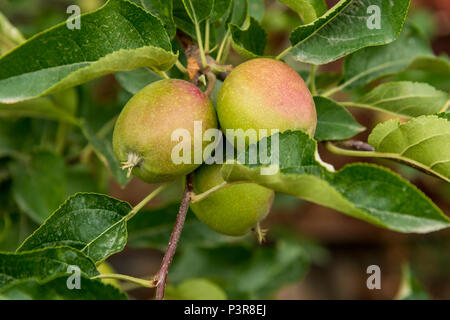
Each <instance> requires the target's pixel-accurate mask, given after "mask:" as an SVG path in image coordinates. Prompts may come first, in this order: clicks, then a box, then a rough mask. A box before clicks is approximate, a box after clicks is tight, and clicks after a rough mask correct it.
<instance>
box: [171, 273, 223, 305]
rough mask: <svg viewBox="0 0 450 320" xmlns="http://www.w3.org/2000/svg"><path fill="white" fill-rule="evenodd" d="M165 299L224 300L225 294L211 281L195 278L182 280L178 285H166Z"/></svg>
mask: <svg viewBox="0 0 450 320" xmlns="http://www.w3.org/2000/svg"><path fill="white" fill-rule="evenodd" d="M164 299H165V300H226V299H227V295H226V293H225V292H224V291H223V290H222V288H221V287H219V286H218V285H217V284H215V283H214V282H212V281H209V280H208V279H202V278H196V279H188V280H186V281H183V282H182V283H180V284H179V285H178V286H176V287H174V286H170V285H169V286H167V287H166V291H165V294H164Z"/></svg>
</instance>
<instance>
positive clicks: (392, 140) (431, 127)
mask: <svg viewBox="0 0 450 320" xmlns="http://www.w3.org/2000/svg"><path fill="white" fill-rule="evenodd" d="M449 141H450V121H449V120H448V119H445V118H439V117H436V116H422V117H419V118H414V119H411V120H410V121H408V122H407V123H404V124H400V122H399V121H398V120H396V119H392V120H389V121H386V122H383V123H381V124H379V125H378V126H376V127H375V129H373V131H372V133H371V134H370V136H369V143H370V144H371V145H372V146H373V147H374V148H375V151H376V152H378V153H381V154H380V155H379V156H380V157H383V156H384V157H385V158H390V159H395V160H399V161H402V162H406V163H408V164H410V165H413V166H416V167H418V168H420V169H422V170H424V171H425V172H428V173H430V174H433V175H435V176H438V177H439V178H441V179H443V180H445V181H447V182H450V144H449Z"/></svg>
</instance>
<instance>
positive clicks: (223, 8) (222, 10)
mask: <svg viewBox="0 0 450 320" xmlns="http://www.w3.org/2000/svg"><path fill="white" fill-rule="evenodd" d="M230 8H231V0H214V8H213V11H212V14H211V18H210V19H209V20H210V22H212V23H214V22H216V21H218V20H220V19H222V18H223V17H224V16H225V15H226V14H227V13H229V10H230Z"/></svg>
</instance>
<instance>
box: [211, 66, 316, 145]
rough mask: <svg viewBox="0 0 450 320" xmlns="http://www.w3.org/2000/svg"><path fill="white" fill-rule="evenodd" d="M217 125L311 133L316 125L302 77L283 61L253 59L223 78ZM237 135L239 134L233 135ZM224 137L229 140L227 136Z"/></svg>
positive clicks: (223, 127) (224, 128) (225, 128)
mask: <svg viewBox="0 0 450 320" xmlns="http://www.w3.org/2000/svg"><path fill="white" fill-rule="evenodd" d="M217 115H218V119H219V123H220V126H221V127H222V130H223V131H224V133H225V135H227V132H226V130H227V129H234V130H238V129H242V130H243V131H246V130H248V129H254V130H256V132H257V133H258V139H261V138H263V136H261V134H260V132H259V130H260V129H266V130H269V131H268V132H267V133H268V134H269V135H270V133H271V131H270V130H271V129H278V130H279V131H280V132H284V131H286V130H303V131H305V132H307V133H308V134H310V135H311V136H313V135H314V131H315V129H316V124H317V115H316V108H315V105H314V100H313V97H312V96H311V93H310V92H309V90H308V87H307V86H306V84H305V82H304V81H303V79H302V78H301V77H300V76H299V75H298V73H297V72H296V71H295V70H294V69H292V68H291V67H290V66H288V65H287V64H285V63H283V62H281V61H277V60H273V59H266V58H261V59H253V60H249V61H247V62H244V63H243V64H241V65H239V66H238V67H237V68H235V69H234V70H233V71H232V72H231V73H230V75H229V76H228V77H227V78H226V79H225V81H224V83H223V85H222V88H221V89H220V92H219V97H218V101H217ZM236 136H237V137H239V134H237V135H236ZM227 137H228V138H229V139H230V141H232V140H233V139H231V138H230V137H229V136H228V135H227Z"/></svg>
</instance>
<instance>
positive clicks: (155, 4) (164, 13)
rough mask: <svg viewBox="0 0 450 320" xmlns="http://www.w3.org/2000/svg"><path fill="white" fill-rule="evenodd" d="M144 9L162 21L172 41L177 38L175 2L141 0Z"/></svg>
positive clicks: (171, 0)
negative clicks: (174, 16) (174, 17)
mask: <svg viewBox="0 0 450 320" xmlns="http://www.w3.org/2000/svg"><path fill="white" fill-rule="evenodd" d="M140 1H141V4H142V6H143V7H144V9H146V10H147V11H149V12H150V13H152V14H154V15H155V16H157V17H158V18H160V19H161V21H162V23H163V24H164V27H165V28H166V31H167V34H168V35H169V37H170V39H173V37H175V33H176V31H177V30H176V26H175V22H174V20H173V0H140Z"/></svg>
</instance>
